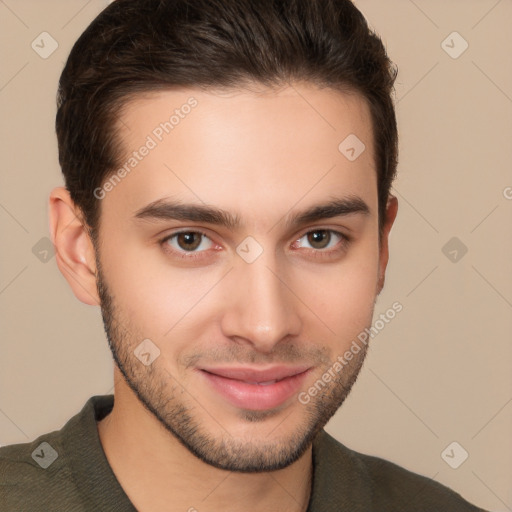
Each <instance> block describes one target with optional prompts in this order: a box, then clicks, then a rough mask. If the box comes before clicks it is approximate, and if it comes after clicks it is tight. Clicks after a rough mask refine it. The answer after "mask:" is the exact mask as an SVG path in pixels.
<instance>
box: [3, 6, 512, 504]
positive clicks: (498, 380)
mask: <svg viewBox="0 0 512 512" xmlns="http://www.w3.org/2000/svg"><path fill="white" fill-rule="evenodd" d="M106 4H107V2H106V1H100V0H90V1H74V0H73V1H70V0H68V1H64V0H60V1H59V0H51V1H45V2H40V1H36V0H33V1H28V0H3V1H0V20H1V21H0V34H1V36H0V37H1V46H2V53H1V55H2V57H1V59H2V60H1V63H0V108H1V120H2V122H1V136H0V138H1V141H2V151H1V162H2V171H1V180H2V181H1V188H0V226H1V232H2V241H3V243H2V245H1V252H0V258H1V274H0V307H1V320H2V323H1V325H2V331H1V338H0V339H1V347H2V350H1V358H0V444H2V445H5V444H11V443H14V442H25V441H28V440H32V439H34V438H35V437H37V436H38V435H39V434H41V433H44V432H46V431H49V430H54V429H57V428H60V427H61V426H62V425H63V423H64V422H65V421H66V420H67V419H68V418H69V417H70V416H71V415H73V414H75V413H76V412H78V410H80V409H81V407H82V406H83V404H84V402H85V401H86V400H87V398H89V397H90V396H91V395H93V394H104V393H110V392H112V386H113V381H112V361H111V356H110V352H109V349H108V346H107V342H106V339H105V336H104V332H103V326H102V323H101V317H100V312H99V308H92V307H89V306H85V305H84V304H82V303H80V302H78V300H77V299H75V297H74V295H73V294H72V293H71V290H70V289H69V287H68V285H67V283H66V282H65V280H64V278H63V277H62V276H61V274H60V273H59V271H58V269H57V266H56V264H55V258H53V257H51V254H49V255H48V257H47V261H46V262H44V261H40V259H39V258H37V257H36V256H35V254H34V253H33V247H34V246H35V245H36V244H37V243H38V242H39V240H40V239H41V238H43V237H47V236H48V235H49V232H48V220H47V197H48V194H49V192H50V190H51V188H52V187H53V186H55V185H58V184H61V183H62V178H61V174H60V169H59V166H58V160H57V146H56V138H55V135H54V116H55V95H56V87H57V81H58V77H59V74H60V71H61V69H62V66H63V63H64V61H65V59H66V57H67V55H68V53H69V50H70V48H71V45H72V44H73V42H74V41H75V40H76V38H77V37H78V36H79V34H80V33H81V32H82V31H83V30H84V29H85V27H86V26H87V25H88V23H89V22H90V21H91V20H92V19H93V18H94V17H95V16H96V14H97V13H98V12H99V11H100V10H101V9H102V8H104V7H105V6H106ZM356 4H357V5H358V7H359V8H360V9H361V10H362V11H363V13H364V14H365V15H366V16H367V18H368V20H369V22H370V24H371V25H372V26H373V27H374V28H375V29H376V30H377V31H378V32H379V33H380V34H381V36H382V37H383V39H384V41H385V43H386V44H387V47H388V51H389V54H390V56H391V58H392V59H393V60H394V61H395V62H396V63H397V64H398V66H399V69H400V73H399V77H398V81H397V87H396V90H397V102H398V103H397V113H398V119H399V129H400V134H401V155H400V165H399V173H400V175H399V179H398V181H397V182H396V184H395V188H394V190H395V192H396V194H397V195H398V198H399V200H400V210H399V216H398V220H397V222H396V225H395V228H394V230H393V232H392V236H391V244H392V245H391V260H390V264H389V270H388V275H387V282H386V288H385V290H384V292H383V293H382V294H381V296H380V298H379V301H378V303H377V308H376V315H378V314H379V313H383V312H384V311H386V310H387V309H388V308H389V307H390V306H391V304H392V303H393V302H394V301H397V300H398V301H400V302H401V303H402V304H403V306H404V309H403V311H402V312H401V313H400V314H399V315H397V317H396V318H395V319H394V320H393V321H392V322H391V323H390V324H388V325H387V326H386V327H385V329H383V330H382V331H381V332H380V334H379V335H378V336H376V337H375V338H374V340H373V345H372V349H371V352H370V355H369V358H368V360H367V364H366V367H365V370H364V371H363V373H362V375H361V377H360V379H359V381H358V383H357V384H356V386H355V388H354V390H353V393H352V395H351V396H350V398H349V399H348V401H347V402H346V404H345V405H344V406H343V407H342V409H341V410H340V411H339V412H338V414H337V415H336V416H335V417H334V418H333V420H332V421H331V422H330V423H329V425H328V426H327V430H328V431H329V432H330V433H332V434H333V435H335V437H337V438H338V439H340V440H341V441H342V442H344V443H346V444H347V445H349V446H350V447H352V448H354V449H356V450H359V451H363V452H366V453H371V454H375V455H378V456H382V457H385V458H387V459H389V460H392V461H394V462H396V463H398V464H400V465H403V466H405V467H407V468H409V469H411V470H413V471H416V472H419V473H422V474H424V475H427V476H429V477H431V478H433V479H435V480H437V481H439V482H442V483H444V484H446V485H448V486H450V487H452V488H453V489H455V490H457V491H458V492H460V493H461V494H462V495H464V496H465V497H466V498H467V499H468V500H470V501H472V502H474V503H475V504H478V505H480V506H482V507H485V508H487V509H489V510H493V511H506V510H512V485H511V482H512V436H511V432H512V430H511V427H512V371H511V362H512V346H511V342H510V340H511V331H512V315H511V308H512V271H511V261H512V237H511V229H510V228H511V218H512V199H511V198H512V188H507V187H512V173H511V164H512V64H511V59H510V50H511V48H512V32H511V31H510V25H511V22H512V1H511V0H501V1H497V0H471V1H469V0H449V1H447V0H415V1H414V2H413V1H412V0H386V1H385V2H384V1H382V0H358V1H357V2H356ZM43 31H46V32H48V33H49V34H51V36H52V37H53V38H54V39H55V40H56V41H57V42H58V45H59V46H58V48H57V50H56V51H55V52H54V53H53V54H52V55H50V56H49V57H48V58H46V59H43V58H41V57H40V56H39V55H38V54H37V53H36V52H35V51H34V50H33V49H32V47H31V43H32V41H34V40H36V41H37V39H36V38H37V37H38V36H39V34H41V32H43ZM453 31H457V32H458V33H459V34H460V35H461V36H462V37H463V38H464V40H466V41H467V43H468V44H469V47H468V49H467V50H466V51H465V52H464V53H463V54H462V55H461V56H460V57H458V58H456V59H455V58H452V57H451V56H450V55H448V53H446V51H445V50H444V49H443V46H442V41H443V40H445V39H446V38H447V36H448V35H449V34H451V33H452V32H453ZM452 41H453V42H452ZM447 44H448V45H449V46H453V48H452V49H451V50H450V49H449V51H451V52H452V53H453V52H455V51H457V50H459V49H461V48H462V46H461V45H462V44H463V43H462V40H460V39H457V37H455V39H454V38H453V36H452V37H451V39H450V38H449V39H448V40H447ZM452 237H457V238H458V239H459V241H460V242H457V243H459V245H460V243H463V244H464V245H465V246H466V247H467V249H468V252H467V253H466V254H465V255H464V256H463V257H462V258H461V257H460V255H461V252H460V251H459V252H458V258H460V259H459V260H458V261H456V262H453V261H450V259H449V258H448V257H447V256H445V254H444V253H443V251H442V248H443V247H444V245H445V244H446V243H447V242H448V240H450V239H451V238H452ZM40 243H44V242H40ZM37 249H41V248H40V246H37ZM35 252H38V251H37V250H36V251H35ZM445 252H447V251H445ZM40 256H41V255H40ZM43 256H44V254H43ZM452 256H453V254H452ZM453 441H457V442H458V443H459V444H460V445H461V446H462V447H463V448H464V449H465V450H467V452H468V453H469V458H468V459H467V460H466V461H465V462H464V463H463V464H462V465H461V466H460V467H459V468H458V469H452V468H451V467H450V466H448V464H446V463H445V461H444V460H443V459H442V458H441V453H442V452H443V450H444V449H445V448H446V447H447V446H448V445H449V444H450V443H451V442H453ZM455 456H456V457H458V456H459V455H458V454H457V453H456V454H455Z"/></svg>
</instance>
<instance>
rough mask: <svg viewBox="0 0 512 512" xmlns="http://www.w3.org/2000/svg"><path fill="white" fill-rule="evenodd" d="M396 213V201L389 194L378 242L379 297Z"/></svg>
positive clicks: (382, 286)
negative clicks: (380, 236) (390, 233)
mask: <svg viewBox="0 0 512 512" xmlns="http://www.w3.org/2000/svg"><path fill="white" fill-rule="evenodd" d="M397 213H398V199H397V198H396V197H395V196H393V195H391V194H390V195H389V197H388V202H387V205H386V219H385V221H384V227H383V230H382V238H381V241H380V251H379V279H378V282H377V295H379V294H380V292H381V291H382V289H383V288H384V282H385V280H386V267H387V264H388V260H389V232H390V231H391V228H392V226H393V223H394V222H395V219H396V215H397Z"/></svg>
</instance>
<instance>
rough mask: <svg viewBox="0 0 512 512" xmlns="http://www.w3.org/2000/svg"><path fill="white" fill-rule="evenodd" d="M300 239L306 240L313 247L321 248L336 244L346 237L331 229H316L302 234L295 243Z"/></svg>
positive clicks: (328, 247)
mask: <svg viewBox="0 0 512 512" xmlns="http://www.w3.org/2000/svg"><path fill="white" fill-rule="evenodd" d="M301 240H306V242H307V243H308V244H310V246H311V247H312V248H313V249H318V250H323V249H330V248H331V247H334V246H336V244H337V243H338V242H339V241H345V240H346V237H345V236H344V235H342V234H341V233H338V232H337V231H333V230H332V229H316V230H314V231H309V232H308V233H306V234H305V235H303V236H302V237H301V238H299V239H298V240H297V241H296V242H295V244H297V243H300V242H301Z"/></svg>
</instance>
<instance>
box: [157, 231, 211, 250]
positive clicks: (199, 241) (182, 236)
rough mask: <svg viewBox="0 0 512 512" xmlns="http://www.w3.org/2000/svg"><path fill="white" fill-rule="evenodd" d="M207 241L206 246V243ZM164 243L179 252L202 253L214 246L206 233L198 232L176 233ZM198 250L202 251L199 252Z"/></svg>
mask: <svg viewBox="0 0 512 512" xmlns="http://www.w3.org/2000/svg"><path fill="white" fill-rule="evenodd" d="M205 240H206V241H207V242H206V244H205V243H204V242H205ZM164 241H165V243H167V244H169V245H170V246H171V247H172V248H173V249H175V250H177V251H179V252H182V251H185V252H201V250H206V249H210V248H211V247H212V245H213V242H212V241H211V240H210V239H209V238H208V237H207V236H206V235H205V234H204V233H200V232H198V231H181V232H179V233H174V234H173V235H171V236H169V237H167V238H166V239H165V240H164ZM205 245H206V247H205ZM197 249H200V250H199V251H198V250H197Z"/></svg>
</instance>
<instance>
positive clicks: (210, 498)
mask: <svg viewBox="0 0 512 512" xmlns="http://www.w3.org/2000/svg"><path fill="white" fill-rule="evenodd" d="M395 74H396V73H395V70H394V68H393V66H392V65H391V62H390V61H389V59H388V57H387V55H386V52H385V49H384V47H383V45H382V43H381V41H380V39H379V38H378V37H377V36H376V35H375V34H373V33H372V32H371V31H370V30H369V28H368V26H367V24H366V22H365V20H364V18H363V17H362V15H361V13H360V12H359V11H358V10H357V9H356V8H355V7H354V6H353V5H352V3H351V2H350V1H348V0H290V1H285V0H283V1H277V0H258V1H254V0H252V1H249V0H222V1H220V0H219V1H211V0H208V1H206V0H188V1H185V0H117V1H116V2H114V3H112V4H111V5H110V6H109V7H108V8H107V9H105V10H104V11H103V12H102V13H101V14H100V15H99V16H98V17H97V18H96V19H95V20H94V21H93V23H92V24H91V25H90V26H89V27H88V29H87V30H86V31H85V32H84V33H83V34H82V36H81V37H80V39H79V40H78V41H77V43H76V44H75V46H74V48H73V50H72V52H71V54H70V56H69V59H68V62H67V64H66V67H65V69H64V71H63V73H62V76H61V81H60V86H59V98H58V112H57V120H56V128H57V136H58V141H59V156H60V163H61V166H62V170H63V173H64V176H65V180H66V187H65V188H63V187H58V188H56V189H54V190H53V191H52V194H51V197H50V229H51V235H52V240H53V242H54V244H55V247H56V259H57V263H58V266H59V269H60V270H61V272H62V274H63V275H64V277H65V278H66V279H67V281H68V283H69V284H70V286H71V288H72V289H73V292H74V293H75V295H76V296H77V298H78V299H79V300H81V301H82V302H84V303H86V304H90V305H98V304H99V305H100V306H101V311H102V315H103V321H104V325H105V331H106V334H107V338H108V341H109V344H110V347H111V349H112V353H113V357H114V360H115V363H116V366H115V374H114V381H115V393H114V396H115V400H114V398H113V397H112V396H97V397H92V398H91V399H90V400H89V401H88V402H87V404H86V405H85V407H84V408H83V410H82V412H81V413H80V414H78V415H77V416H75V417H74V418H72V419H71V420H69V422H68V423H67V424H66V425H65V426H64V428H63V429H62V430H60V431H58V432H53V433H49V434H46V435H43V436H40V437H39V438H38V439H36V440H35V441H34V442H32V443H26V444H20V445H13V446H10V447H4V448H2V449H1V450H0V470H1V480H2V486H0V489H1V490H0V492H1V493H2V494H1V495H0V497H1V499H2V501H1V503H2V510H31V511H32V510H45V511H47V510H91V511H92V510H94V511H95V510H122V511H124V510H127V511H129V510H139V511H143V512H144V511H164V510H165V511H199V512H201V511H203V510H204V511H206V510H208V511H211V512H217V511H239V510H244V511H247V512H252V511H276V512H277V511H297V512H299V511H302V512H303V511H309V512H330V511H340V510H350V511H369V510H375V511H379V512H383V511H391V510H393V511H396V510H403V511H420V510H421V511H438V510H450V511H461V512H462V511H468V512H469V511H476V510H480V509H478V508H476V507H474V506H472V505H471V504H469V503H468V502H466V501H465V500H464V499H463V498H461V497H460V496H459V495H458V494H456V493H455V492H453V491H451V490H449V489H447V488H446V487H443V486H442V485H440V484H438V483H436V482H433V481H430V480H429V479H427V478H425V477H422V476H419V475H415V474H413V473H411V472H409V471H407V470H405V469H402V468H400V467H398V466H396V465H394V464H392V463H390V462H387V461H384V460H381V459H377V458H374V457H370V456H367V455H362V454H358V453H356V452H353V451H351V450H349V449H348V448H346V447H344V446H343V445H342V444H340V443H339V442H338V441H336V440H335V439H333V438H332V437H330V436H329V435H328V434H327V433H326V432H325V431H324V430H323V427H324V425H325V424H326V423H327V421H328V420H329V419H330V418H331V417H332V415H333V414H334V413H335V412H336V410H337V409H338V408H339V407H340V405H341V404H342V403H343V401H344V399H345V398H346V396H347V395H348V393H349V391H350V389H351V387H352V385H353V384H354V382H355V380H356V378H357V375H358V373H359V371H360V369H361V367H362V364H363V361H364V358H365V355H366V350H367V341H366V340H365V341H364V342H361V343H360V344H359V345H357V350H353V347H354V345H353V343H354V340H356V339H357V340H361V339H362V340H364V337H363V338H361V333H363V332H364V331H365V329H367V328H368V327H369V326H370V325H371V322H372V316H373V311H374V304H375V300H376V297H377V295H378V294H379V293H380V291H381V290H382V288H383V286H384V278H385V270H386V266H387V262H388V236H389V232H390V229H391V227H392V225H393V222H394V220H395V217H396V214H397V200H396V198H395V197H393V196H392V195H391V194H390V186H391V183H392V181H393V178H394V176H395V172H396V165H397V130H396V120H395V114H394V108H393V103H392V99H391V93H392V88H393V83H394V78H395ZM397 306H399V304H397Z"/></svg>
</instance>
